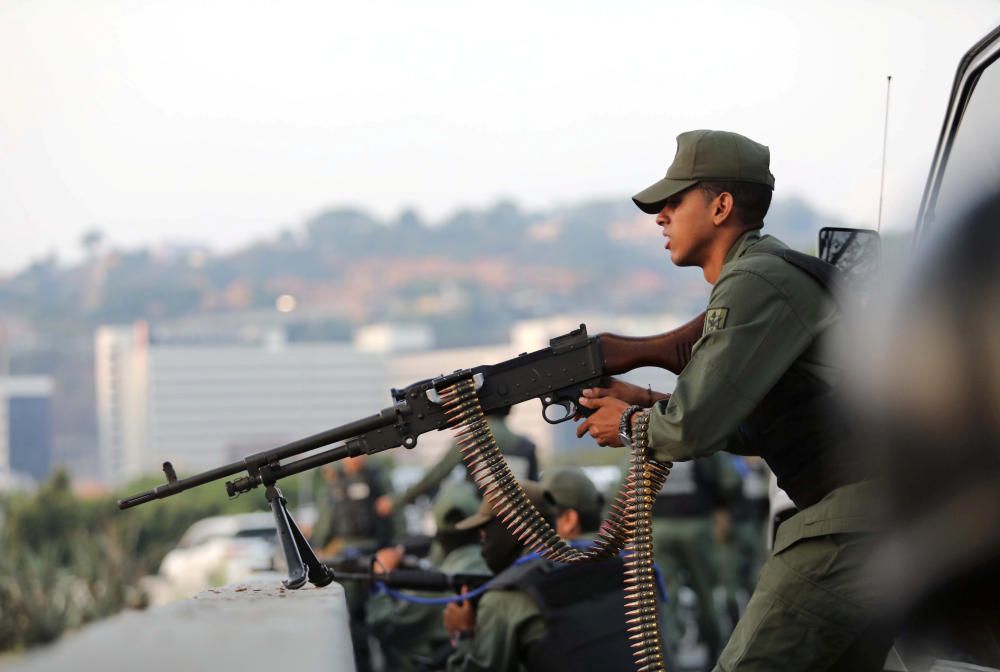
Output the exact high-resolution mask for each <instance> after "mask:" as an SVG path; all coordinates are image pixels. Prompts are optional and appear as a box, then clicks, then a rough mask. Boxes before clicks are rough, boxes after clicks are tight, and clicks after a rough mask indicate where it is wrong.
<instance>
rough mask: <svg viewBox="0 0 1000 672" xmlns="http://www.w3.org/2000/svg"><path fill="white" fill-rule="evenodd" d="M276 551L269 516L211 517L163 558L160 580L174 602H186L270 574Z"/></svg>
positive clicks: (272, 524)
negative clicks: (204, 592)
mask: <svg viewBox="0 0 1000 672" xmlns="http://www.w3.org/2000/svg"><path fill="white" fill-rule="evenodd" d="M276 549H277V538H276V531H275V526H274V517H273V516H272V514H271V513H270V512H259V513H243V514H237V515H232V516H213V517H211V518H205V519H203V520H199V521H198V522H197V523H195V524H194V525H192V526H191V527H190V528H188V530H187V532H185V533H184V536H183V537H181V540H180V542H179V543H178V544H177V547H176V548H174V549H173V550H171V551H170V552H169V553H167V555H166V556H165V557H164V558H163V562H162V563H161V564H160V571H159V575H160V578H161V579H163V580H164V582H165V584H166V586H167V588H168V592H169V594H170V595H171V596H173V597H174V599H176V598H180V597H190V596H191V595H194V594H195V593H198V592H200V591H202V590H205V589H207V588H210V587H213V586H222V585H226V584H229V583H234V582H237V581H242V580H244V579H246V578H247V577H249V576H250V575H251V574H253V573H254V572H261V571H270V570H272V569H273V566H274V562H273V559H274V556H275V552H276Z"/></svg>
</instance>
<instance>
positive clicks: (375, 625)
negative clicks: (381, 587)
mask: <svg viewBox="0 0 1000 672" xmlns="http://www.w3.org/2000/svg"><path fill="white" fill-rule="evenodd" d="M478 509H479V494H478V493H477V492H476V489H475V487H474V486H473V485H472V484H471V483H468V482H466V481H459V482H456V483H451V484H449V485H446V486H445V487H443V488H442V489H441V492H440V493H438V496H437V498H435V500H434V509H433V513H434V525H435V527H436V528H437V529H436V532H435V535H434V538H435V541H436V542H437V544H439V545H440V547H441V549H442V552H443V554H444V559H443V560H442V561H441V563H440V564H439V565H438V566H437V567H436V568H435V569H437V570H438V571H441V572H444V573H445V574H459V573H485V572H487V571H488V570H487V567H486V563H485V562H483V556H482V555H481V554H480V553H479V534H478V533H477V532H476V531H475V530H471V531H461V530H456V529H455V525H456V523H458V522H459V521H461V520H464V519H466V518H468V517H469V516H472V515H473V514H475V513H476V511H477V510H478ZM387 551H388V552H387ZM401 555H402V551H401V549H383V551H380V552H379V553H378V554H376V562H375V566H374V569H375V571H392V570H394V569H396V567H397V566H398V565H399V560H400V556H401ZM367 611H368V613H367V617H368V627H369V629H370V631H371V633H372V634H373V635H374V636H375V638H376V639H378V641H379V644H380V645H381V648H382V652H383V654H384V656H385V662H386V669H387V670H394V671H395V670H400V671H403V670H415V669H418V668H417V665H416V661H417V659H418V658H420V659H428V660H429V659H432V658H434V657H435V655H436V654H437V651H438V649H439V648H441V647H443V646H446V645H447V644H448V633H447V632H446V631H445V629H444V626H443V624H442V622H441V614H442V612H443V611H444V607H442V606H437V605H430V604H414V603H412V602H403V601H398V600H396V599H394V598H392V597H390V596H389V595H386V594H381V595H376V596H374V597H372V598H371V599H369V601H368V610H367Z"/></svg>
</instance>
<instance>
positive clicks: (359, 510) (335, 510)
mask: <svg viewBox="0 0 1000 672" xmlns="http://www.w3.org/2000/svg"><path fill="white" fill-rule="evenodd" d="M320 475H321V478H322V482H321V483H320V485H319V487H318V488H317V489H316V492H318V493H319V494H318V496H317V497H316V509H317V518H316V524H315V525H314V526H313V532H312V537H311V543H312V545H313V547H314V548H316V549H317V552H318V553H319V554H320V555H326V556H331V555H336V554H338V553H340V552H342V551H344V550H347V549H351V548H362V549H369V550H374V549H375V548H379V547H382V546H387V545H388V544H389V543H390V542H391V541H392V538H393V533H394V529H393V521H392V519H386V518H382V517H380V516H378V515H376V512H375V501H376V500H377V499H378V498H379V497H382V496H383V495H386V494H388V493H389V492H390V491H391V489H392V485H391V483H390V481H389V475H388V473H387V472H386V471H385V470H384V469H383V468H382V467H379V466H376V465H374V464H372V463H370V462H369V461H368V456H367V455H359V456H357V457H350V458H347V459H346V460H342V461H340V462H338V463H336V464H330V465H326V466H324V467H323V468H322V469H320Z"/></svg>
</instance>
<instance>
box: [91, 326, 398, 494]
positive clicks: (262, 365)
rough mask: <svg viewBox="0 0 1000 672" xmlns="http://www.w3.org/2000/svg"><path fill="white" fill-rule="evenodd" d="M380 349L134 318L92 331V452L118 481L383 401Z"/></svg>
mask: <svg viewBox="0 0 1000 672" xmlns="http://www.w3.org/2000/svg"><path fill="white" fill-rule="evenodd" d="M384 362H385V357H384V356H383V355H375V354H368V353H362V352H359V351H358V350H357V349H356V348H355V347H354V346H353V345H352V344H350V343H287V342H286V341H285V340H284V338H283V337H282V336H281V334H280V332H270V333H268V334H264V335H263V336H262V337H261V338H259V339H256V340H252V341H249V342H240V341H232V342H228V343H226V342H221V341H219V340H217V339H216V340H213V341H212V342H210V343H199V342H197V341H196V340H184V341H183V342H176V341H174V340H158V339H157V338H155V337H154V338H150V334H149V331H148V329H147V328H146V326H145V325H144V324H143V323H137V324H136V325H134V326H131V327H101V328H100V329H99V330H98V331H97V334H96V338H95V379H96V385H97V421H98V436H99V449H100V461H101V465H102V474H103V478H104V480H105V481H106V482H107V483H109V484H114V485H117V484H121V483H124V482H127V481H128V480H130V479H133V478H135V477H137V476H140V475H143V474H151V473H155V472H158V471H159V470H160V468H161V464H162V462H164V461H166V460H169V461H171V462H172V463H173V464H174V466H175V467H176V469H177V471H178V473H179V475H181V476H182V477H183V476H184V475H190V474H191V473H192V472H194V471H201V470H205V469H210V468H213V467H216V466H220V465H222V464H225V463H227V462H231V461H234V460H235V459H237V458H238V457H241V456H235V457H234V455H233V452H234V447H239V446H246V445H252V446H255V447H259V446H272V447H273V446H278V445H280V444H282V443H286V442H288V441H292V440H295V439H298V438H302V437H304V436H307V435H309V434H313V433H316V432H319V431H323V430H326V429H330V428H332V427H336V426H337V425H340V424H344V423H346V422H349V421H351V420H354V419H357V418H359V417H363V416H366V415H370V414H372V413H375V412H377V411H379V410H380V409H382V408H385V407H387V406H390V405H391V404H392V399H391V397H390V394H389V387H390V386H389V384H388V381H387V380H386V375H385V364H384Z"/></svg>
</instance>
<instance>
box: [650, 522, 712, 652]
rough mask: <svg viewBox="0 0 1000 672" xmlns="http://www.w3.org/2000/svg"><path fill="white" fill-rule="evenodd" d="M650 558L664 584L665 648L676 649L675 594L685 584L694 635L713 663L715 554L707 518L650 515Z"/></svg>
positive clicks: (678, 619)
mask: <svg viewBox="0 0 1000 672" xmlns="http://www.w3.org/2000/svg"><path fill="white" fill-rule="evenodd" d="M653 558H654V560H655V561H656V564H657V566H658V567H659V568H660V572H661V573H662V574H663V578H664V581H665V582H666V584H667V595H668V598H669V599H668V601H667V605H666V608H665V610H664V612H665V613H664V630H665V633H666V639H667V644H668V647H669V648H670V649H671V650H673V651H676V650H677V642H678V641H679V640H680V637H681V634H682V628H681V624H680V618H679V615H678V609H677V594H678V591H679V589H680V587H681V586H682V585H685V584H687V585H688V586H690V588H691V590H692V591H694V594H695V598H696V599H697V605H698V637H699V639H701V641H703V642H704V643H705V646H706V647H707V648H708V655H709V660H710V661H712V662H714V661H715V659H716V657H717V656H718V655H719V651H720V650H721V648H722V633H721V632H720V630H719V618H718V616H717V614H716V610H715V600H714V599H713V596H712V590H713V588H714V587H715V584H716V578H717V557H716V545H715V540H714V539H713V537H712V519H711V517H708V516H703V517H698V518H662V517H656V518H653Z"/></svg>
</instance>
